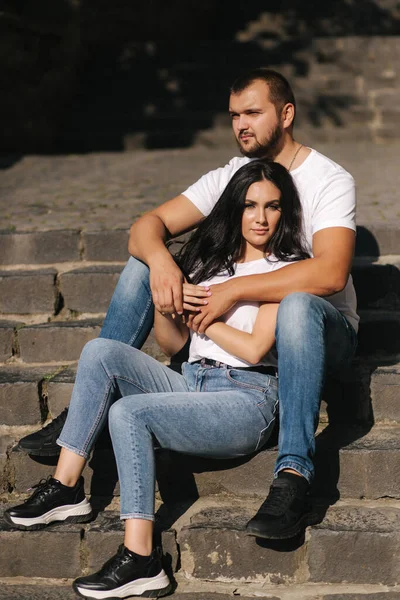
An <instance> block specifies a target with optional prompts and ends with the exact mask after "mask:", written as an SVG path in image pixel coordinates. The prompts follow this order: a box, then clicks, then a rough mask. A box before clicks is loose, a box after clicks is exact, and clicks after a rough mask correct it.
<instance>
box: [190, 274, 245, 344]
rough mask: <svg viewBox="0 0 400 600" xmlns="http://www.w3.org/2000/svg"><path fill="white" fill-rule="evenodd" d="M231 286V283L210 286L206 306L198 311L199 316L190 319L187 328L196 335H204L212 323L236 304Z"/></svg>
mask: <svg viewBox="0 0 400 600" xmlns="http://www.w3.org/2000/svg"><path fill="white" fill-rule="evenodd" d="M232 284H233V281H225V282H224V283H218V284H216V285H212V286H211V287H210V292H211V296H208V297H207V300H206V302H207V304H206V305H203V306H202V308H200V310H198V313H199V314H197V315H195V316H194V317H193V319H190V321H189V322H188V327H190V328H191V329H193V331H197V333H204V332H205V330H206V329H207V327H208V326H209V325H211V323H212V322H213V321H215V320H216V319H218V317H220V316H221V315H223V314H224V313H226V312H227V311H228V310H229V309H230V308H232V306H233V305H234V304H236V299H235V297H234V295H233V285H232ZM192 310H193V309H192Z"/></svg>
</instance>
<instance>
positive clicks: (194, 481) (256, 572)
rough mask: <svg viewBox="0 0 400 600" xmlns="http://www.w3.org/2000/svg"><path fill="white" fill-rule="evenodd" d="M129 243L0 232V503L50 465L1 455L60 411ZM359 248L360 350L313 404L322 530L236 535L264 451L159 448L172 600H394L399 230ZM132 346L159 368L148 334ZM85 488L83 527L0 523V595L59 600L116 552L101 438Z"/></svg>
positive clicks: (20, 493) (267, 453)
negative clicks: (207, 454)
mask: <svg viewBox="0 0 400 600" xmlns="http://www.w3.org/2000/svg"><path fill="white" fill-rule="evenodd" d="M388 232H389V233H388ZM126 242H127V232H126V231H125V230H117V231H116V230H114V231H90V232H85V231H78V230H64V231H62V230H61V231H46V232H20V233H12V232H9V233H2V234H0V257H1V267H0V269H1V270H0V361H1V369H0V432H1V437H0V486H1V493H2V494H1V502H2V509H3V508H5V507H7V506H8V505H10V504H15V503H16V502H17V501H18V500H19V499H21V498H23V497H24V495H25V494H26V490H27V488H28V487H30V485H31V484H33V483H36V482H37V481H38V480H39V479H40V478H41V477H44V476H46V475H47V474H49V472H51V470H52V466H49V465H53V464H54V461H55V459H54V457H48V458H46V459H45V458H42V459H39V458H36V459H35V458H34V457H29V456H27V455H25V454H24V453H21V452H16V451H15V450H13V446H14V445H15V443H16V441H17V440H18V439H19V438H20V437H21V436H22V435H25V434H27V433H29V432H31V431H34V430H36V429H37V428H38V427H39V426H40V425H41V424H42V423H44V422H46V420H47V419H49V418H51V417H54V416H56V415H57V414H58V413H59V412H60V411H61V410H62V409H63V408H64V406H66V405H67V404H68V403H69V398H70V394H71V390H72V386H73V381H74V376H75V370H76V361H77V359H78V357H79V354H80V351H81V349H82V347H83V345H84V344H85V343H86V342H87V341H88V340H90V339H92V338H93V337H95V336H97V335H98V333H99V331H100V327H101V322H102V319H103V318H104V313H105V311H106V308H107V305H108V302H109V299H110V297H111V294H112V291H113V289H114V287H115V284H116V282H117V280H118V276H119V273H120V271H121V270H122V268H123V265H124V263H125V261H126V259H127V257H128V255H127V250H126ZM377 248H379V252H378V251H377ZM356 254H357V256H356V258H355V260H354V266H353V277H354V281H355V285H356V288H357V292H358V300H359V312H360V315H361V327H360V335H359V350H358V353H357V357H356V359H355V361H354V365H353V367H352V368H351V369H350V370H349V371H348V372H347V373H344V374H343V382H341V383H340V384H339V383H338V382H330V383H329V385H328V386H327V390H326V393H325V395H324V402H323V407H322V411H321V419H320V425H319V429H318V437H317V448H318V451H317V456H316V466H317V475H316V481H315V485H314V491H313V495H314V498H315V516H316V521H319V523H318V524H316V525H315V526H313V527H310V528H308V529H307V531H306V534H305V539H304V538H303V539H294V540H289V541H287V542H284V543H282V542H280V543H277V542H268V543H267V542H266V541H265V542H264V541H262V540H259V541H257V540H255V538H250V537H246V536H245V535H244V525H245V523H246V521H247V520H248V519H249V518H250V516H252V515H253V514H254V512H255V511H256V509H257V508H258V506H259V504H260V502H261V501H262V500H263V499H264V498H265V496H266V493H267V491H268V486H269V483H270V481H271V478H272V470H273V464H274V461H275V457H276V452H277V448H276V446H274V445H273V442H272V443H271V445H270V446H269V447H267V448H265V449H263V450H262V451H261V452H259V453H258V454H257V455H255V456H253V457H248V458H246V459H242V460H235V461H210V460H207V461H205V460H203V459H194V458H188V457H185V456H181V455H174V454H173V453H165V452H160V453H159V454H158V468H157V473H158V491H157V507H158V515H157V536H160V535H161V538H162V544H163V550H164V554H165V559H166V566H167V568H168V569H169V570H170V572H171V573H172V574H173V576H174V577H175V580H176V581H177V583H178V590H177V592H178V593H177V594H176V595H177V596H178V597H179V595H180V594H181V595H182V594H183V593H185V598H187V599H189V597H191V596H192V595H195V596H196V598H202V599H204V600H205V599H206V598H208V597H209V596H211V594H213V597H215V594H216V593H218V594H221V595H230V596H231V595H241V596H254V595H257V596H261V597H264V598H274V599H276V600H278V599H279V600H286V599H294V598H296V599H297V598H302V599H303V598H304V599H306V600H317V599H318V600H319V599H322V598H323V599H324V600H342V599H343V600H361V599H364V598H368V599H369V600H394V599H395V598H396V599H398V598H400V272H399V268H400V236H399V234H398V231H397V230H396V229H395V228H394V229H393V231H392V232H391V230H390V228H388V227H387V226H386V227H382V228H379V227H378V226H376V227H375V228H374V227H372V226H371V227H368V228H367V227H364V228H360V229H359V235H358V246H357V252H356ZM49 256H52V258H53V262H52V263H51V264H49V263H48V257H49ZM144 349H145V350H146V351H147V352H149V353H150V354H152V355H153V356H155V357H156V358H157V359H159V360H166V357H165V356H163V355H162V354H161V352H160V351H159V350H158V349H157V347H156V345H155V343H154V340H153V338H152V336H151V335H150V337H149V339H148V341H147V342H146V345H145V347H144ZM85 481H86V486H87V493H88V494H90V495H91V496H92V499H93V504H94V506H95V508H96V510H97V511H98V516H97V518H96V520H94V521H93V522H91V523H89V524H87V525H69V526H65V525H58V526H52V527H50V528H49V529H46V530H43V531H35V532H29V533H27V532H20V531H16V530H12V529H10V528H8V527H7V526H6V524H4V523H3V522H2V521H1V522H0V541H1V547H2V548H3V552H2V553H1V555H0V578H1V579H0V581H1V583H2V585H1V586H0V600H2V599H3V598H4V600H5V599H7V600H8V599H13V600H14V599H15V600H16V599H17V598H21V599H22V598H36V597H38V598H39V597H40V598H50V599H51V600H55V599H56V598H57V599H58V598H61V597H63V598H70V597H71V598H72V597H74V596H73V594H72V592H71V591H70V589H69V588H65V587H64V586H65V585H66V584H67V583H68V581H65V580H66V579H67V580H68V579H71V578H75V577H76V576H78V575H79V574H81V573H86V572H88V571H92V570H93V569H95V568H97V567H98V566H99V565H100V564H101V563H102V562H103V561H104V560H105V559H106V558H108V557H109V556H110V555H111V554H112V553H113V552H114V551H115V548H116V547H117V545H118V544H119V543H120V541H121V539H122V536H121V532H122V527H121V524H120V522H119V519H118V503H119V500H118V494H119V489H118V483H117V476H116V470H115V463H114V460H113V456H112V452H111V450H110V444H109V439H108V436H107V433H106V432H105V433H104V435H103V436H102V437H101V439H100V440H99V442H98V444H97V447H96V450H95V452H94V454H93V458H92V460H91V461H90V464H89V466H88V467H87V468H86V472H85ZM161 531H162V534H161ZM66 549H68V551H67V553H66ZM32 582H35V583H36V585H34V586H32V585H28V584H32ZM49 584H51V588H50V587H49ZM50 589H51V593H50V591H49V590H50Z"/></svg>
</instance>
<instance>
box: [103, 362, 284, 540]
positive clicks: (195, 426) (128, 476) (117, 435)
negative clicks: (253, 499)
mask: <svg viewBox="0 0 400 600" xmlns="http://www.w3.org/2000/svg"><path fill="white" fill-rule="evenodd" d="M185 376H186V377H187V379H188V383H189V387H190V390H191V391H189V392H188V391H183V392H180V393H179V392H172V393H170V392H164V393H157V394H153V393H152V394H148V395H146V396H143V395H142V396H137V397H136V398H135V400H134V401H133V400H132V399H130V398H129V397H125V398H122V399H120V400H118V402H116V403H115V404H114V405H113V406H112V408H111V409H110V413H109V427H110V434H111V438H112V442H113V448H114V452H115V456H116V460H117V467H118V474H119V480H120V486H121V518H122V519H145V520H150V521H151V520H153V519H154V481H155V463H154V439H156V440H157V442H158V444H159V445H160V446H161V447H162V448H167V449H170V450H175V451H178V452H183V453H186V454H195V455H202V456H210V457H215V458H228V457H234V456H243V455H246V454H249V453H252V452H254V451H255V450H257V449H258V447H260V445H262V444H264V443H265V441H266V439H267V437H268V435H269V433H270V431H271V429H272V426H273V422H274V418H275V409H276V405H277V380H276V379H275V378H274V377H269V376H267V375H261V374H259V373H254V372H249V373H246V372H244V371H239V370H227V369H213V368H209V367H204V368H203V367H201V366H200V365H185ZM191 383H192V384H193V385H191ZM192 390H194V391H192ZM203 390H207V391H203ZM132 550H134V551H137V550H135V548H132Z"/></svg>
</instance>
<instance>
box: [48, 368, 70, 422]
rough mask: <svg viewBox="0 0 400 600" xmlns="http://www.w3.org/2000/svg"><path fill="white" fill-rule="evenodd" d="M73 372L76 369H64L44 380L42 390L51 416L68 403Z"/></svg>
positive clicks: (54, 415)
mask: <svg viewBox="0 0 400 600" xmlns="http://www.w3.org/2000/svg"><path fill="white" fill-rule="evenodd" d="M75 373H76V369H72V368H68V369H64V370H63V371H62V372H61V373H59V374H58V375H55V376H54V377H52V378H51V379H49V380H48V381H47V382H45V385H44V389H43V392H44V393H45V394H46V396H47V406H48V408H49V411H50V413H51V416H52V417H53V418H54V417H56V416H57V415H58V414H59V413H60V412H61V411H62V410H63V409H64V408H65V407H66V406H68V405H69V403H70V400H71V394H72V389H73V387H74V381H75Z"/></svg>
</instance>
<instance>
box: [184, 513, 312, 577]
mask: <svg viewBox="0 0 400 600" xmlns="http://www.w3.org/2000/svg"><path fill="white" fill-rule="evenodd" d="M250 516H252V515H251V514H250V513H249V512H248V511H247V510H246V509H245V508H243V509H241V508H228V507H223V508H222V507H221V508H209V509H207V510H204V511H202V512H201V513H200V514H197V515H195V516H194V517H192V519H191V522H190V525H188V526H185V527H183V528H182V530H181V531H180V532H179V533H178V542H179V545H180V548H181V565H182V569H183V571H184V572H185V573H186V574H188V575H189V576H191V577H195V578H197V579H208V580H217V579H222V578H223V580H225V581H226V580H228V581H229V580H231V581H235V580H236V581H239V580H240V581H241V582H245V581H249V582H250V581H252V582H256V581H263V582H268V583H295V582H297V583H299V582H301V581H304V580H305V570H304V569H303V568H302V565H304V563H305V561H306V556H307V549H306V546H301V547H297V548H296V547H295V546H293V544H291V543H289V544H287V543H283V544H282V543H281V544H280V546H279V545H277V544H276V543H269V544H263V543H262V542H260V544H256V543H255V540H254V538H252V537H249V536H246V535H245V533H244V528H245V525H246V521H247V520H248V519H249V518H250ZM279 547H280V548H281V550H284V549H286V550H287V551H286V552H284V551H281V552H276V549H278V548H279ZM289 548H290V549H291V551H288V550H289Z"/></svg>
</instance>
